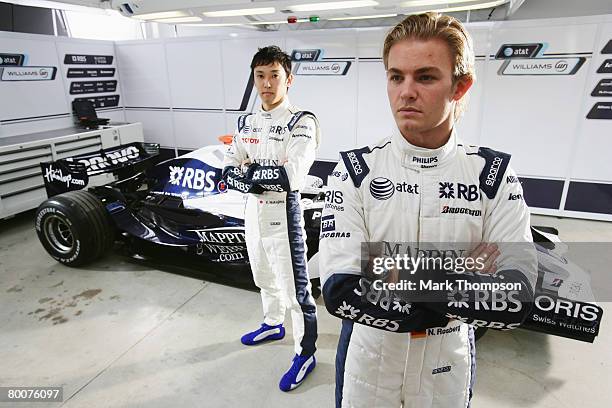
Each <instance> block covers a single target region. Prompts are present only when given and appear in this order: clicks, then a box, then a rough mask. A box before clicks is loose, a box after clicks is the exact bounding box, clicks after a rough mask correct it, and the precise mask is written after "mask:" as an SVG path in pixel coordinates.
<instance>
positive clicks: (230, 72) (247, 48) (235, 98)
mask: <svg viewBox="0 0 612 408" xmlns="http://www.w3.org/2000/svg"><path fill="white" fill-rule="evenodd" d="M268 45H277V46H279V47H281V49H284V41H283V39H282V38H280V37H279V36H276V37H272V36H263V37H260V38H246V39H235V40H224V41H222V42H221V47H222V55H223V60H222V63H223V65H222V66H223V86H224V88H225V107H226V109H238V108H240V104H241V102H242V97H243V95H244V93H245V90H246V86H247V83H248V80H249V75H250V74H251V68H250V65H251V60H252V59H253V55H254V54H255V53H256V52H257V49H258V48H261V47H265V46H268ZM254 89H255V88H253V91H252V92H251V95H250V96H251V97H252V96H253V95H254V94H257V92H256V91H255V90H254ZM249 108H250V105H249ZM247 109H248V108H247Z"/></svg>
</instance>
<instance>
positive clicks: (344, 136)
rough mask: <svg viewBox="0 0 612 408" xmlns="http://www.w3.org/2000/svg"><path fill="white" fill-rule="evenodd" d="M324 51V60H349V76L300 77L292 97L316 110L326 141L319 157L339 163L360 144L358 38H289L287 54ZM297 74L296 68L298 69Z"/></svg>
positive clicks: (346, 34)
mask: <svg viewBox="0 0 612 408" xmlns="http://www.w3.org/2000/svg"><path fill="white" fill-rule="evenodd" d="M311 49H322V50H324V53H323V55H322V56H321V57H320V58H319V60H321V61H329V62H331V61H346V62H348V63H350V64H351V66H350V67H349V69H348V72H347V73H346V75H296V77H295V82H294V84H293V87H292V88H291V92H290V97H291V99H292V101H293V103H295V104H296V105H298V106H299V107H300V108H302V109H305V110H312V111H313V112H314V113H315V115H316V116H317V118H318V119H319V122H320V123H321V130H322V141H321V147H320V148H319V153H318V158H320V159H323V160H325V159H327V160H338V152H339V151H340V150H348V149H353V148H354V147H355V144H356V120H357V67H356V65H355V55H356V54H357V37H356V35H355V33H354V32H349V33H342V34H340V33H339V34H337V35H334V36H330V35H329V34H321V33H316V34H314V33H313V34H311V35H308V36H301V37H289V38H287V48H286V52H287V53H291V52H292V51H293V50H311ZM294 72H295V68H294Z"/></svg>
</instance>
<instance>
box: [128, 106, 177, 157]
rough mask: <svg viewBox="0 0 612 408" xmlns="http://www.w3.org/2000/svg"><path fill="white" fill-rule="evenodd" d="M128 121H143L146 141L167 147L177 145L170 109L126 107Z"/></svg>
mask: <svg viewBox="0 0 612 408" xmlns="http://www.w3.org/2000/svg"><path fill="white" fill-rule="evenodd" d="M125 117H126V119H127V121H128V122H141V123H142V128H143V134H144V141H145V142H150V143H159V144H161V145H162V146H165V147H172V148H174V147H175V146H176V141H175V140H174V133H173V128H172V127H173V124H172V114H171V112H170V111H169V110H131V109H126V111H125Z"/></svg>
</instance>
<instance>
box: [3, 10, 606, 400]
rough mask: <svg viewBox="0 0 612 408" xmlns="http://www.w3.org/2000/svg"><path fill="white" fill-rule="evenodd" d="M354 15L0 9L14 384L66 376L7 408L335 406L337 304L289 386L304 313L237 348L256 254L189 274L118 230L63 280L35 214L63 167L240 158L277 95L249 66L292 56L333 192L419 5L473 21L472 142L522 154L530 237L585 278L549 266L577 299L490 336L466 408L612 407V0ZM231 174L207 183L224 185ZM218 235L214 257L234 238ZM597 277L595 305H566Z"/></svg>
mask: <svg viewBox="0 0 612 408" xmlns="http://www.w3.org/2000/svg"><path fill="white" fill-rule="evenodd" d="M321 3H324V4H321ZM338 3H340V2H335V1H323V0H317V1H306V0H303V1H299V0H292V1H289V0H278V1H265V0H261V1H260V0H252V1H247V0H232V1H220V0H180V1H173V2H167V1H161V0H140V1H138V0H136V1H132V2H128V1H115V0H111V1H108V0H107V1H97V0H74V1H61V2H59V1H43V0H40V1H39V0H22V1H3V2H0V58H1V60H0V71H2V73H1V76H0V78H1V80H0V389H1V390H3V391H2V392H3V393H4V392H8V391H7V390H8V389H11V388H17V387H21V388H32V387H61V398H60V399H59V400H56V401H55V402H37V401H33V400H28V401H19V402H15V401H14V400H9V399H7V398H6V397H5V394H0V407H28V406H32V407H44V406H49V407H56V406H57V407H59V406H61V407H332V406H334V387H335V385H334V383H335V368H334V367H335V359H336V347H337V344H338V339H339V333H340V326H341V320H340V319H338V318H337V317H335V316H332V315H331V314H330V313H329V312H328V311H327V310H326V309H325V305H324V300H323V297H322V296H318V297H317V299H316V305H317V310H318V340H317V353H316V356H317V367H316V369H315V370H314V371H313V372H312V374H311V375H310V376H309V377H308V379H307V380H306V381H305V382H304V383H303V384H302V385H301V386H300V387H299V388H297V389H295V390H293V391H291V392H289V393H284V392H281V391H279V390H278V380H279V378H280V377H281V376H282V375H283V373H284V372H285V371H286V370H287V368H288V365H289V363H290V357H291V356H292V355H293V343H292V339H291V336H290V335H289V334H290V333H291V319H290V318H289V316H287V317H286V319H285V327H286V330H287V333H288V335H287V336H286V337H285V338H284V339H283V340H280V341H275V342H270V343H264V344H262V345H259V346H256V347H247V346H244V345H242V344H241V342H240V337H241V336H242V335H243V334H244V333H245V332H247V331H249V330H252V329H253V328H256V327H257V326H258V325H259V324H260V323H261V319H262V311H261V298H260V295H259V293H258V291H257V288H256V287H255V286H254V285H253V282H252V279H251V277H250V273H249V270H248V268H245V267H244V266H240V267H236V266H235V265H230V264H229V263H230V262H231V261H241V259H238V257H239V255H236V254H232V253H231V251H229V252H230V253H227V252H223V251H221V252H222V253H221V254H217V255H221V256H218V257H217V259H216V262H211V261H210V260H204V259H203V260H202V261H201V262H199V261H195V262H191V263H183V262H182V261H183V260H184V259H181V256H180V255H179V256H178V257H176V254H174V253H173V256H172V257H170V256H165V255H163V254H162V255H160V254H158V253H156V252H157V251H159V249H158V248H157V247H154V248H153V249H151V248H146V249H142V251H140V249H139V250H138V251H134V250H133V249H132V247H131V246H130V245H126V244H125V243H122V242H119V241H120V239H118V240H117V242H114V243H113V244H112V246H110V247H108V248H103V249H104V250H102V249H100V251H99V253H98V254H97V255H99V256H97V259H96V260H95V261H93V262H89V263H86V264H83V265H81V266H76V267H68V266H66V265H64V264H62V263H60V262H58V261H57V260H56V259H54V258H53V257H51V256H50V255H49V253H48V252H47V251H46V250H45V248H44V247H43V245H42V244H41V242H40V241H39V234H40V233H41V231H40V228H39V230H38V231H37V225H36V224H37V223H36V219H37V210H36V209H37V207H38V206H39V205H40V204H41V203H42V202H43V201H45V200H46V199H47V196H48V194H53V193H54V191H53V189H52V188H51V189H50V188H49V185H48V184H49V180H55V181H58V180H57V177H55V178H54V176H52V175H51V173H52V172H51V171H50V170H49V167H45V163H52V162H53V163H56V162H58V161H62V160H65V159H66V158H70V157H76V158H81V159H83V158H85V159H88V160H90V159H92V158H95V157H97V156H96V155H99V154H100V152H106V153H108V154H110V155H111V156H110V157H112V158H116V159H117V160H115V161H113V162H112V164H108V163H107V165H108V166H110V168H111V169H110V170H109V169H105V168H104V165H105V164H104V163H102V162H100V161H98V162H96V161H95V160H94V161H91V160H90V161H89V163H90V165H93V166H94V167H93V168H92V167H91V166H90V167H88V168H86V169H85V170H83V168H82V167H79V169H80V170H79V171H81V172H82V171H85V173H84V174H85V176H86V180H87V181H86V183H85V184H86V186H85V190H87V189H88V188H103V186H104V185H106V184H108V183H112V182H113V181H115V179H116V178H117V177H118V175H120V173H121V170H122V169H124V167H121V166H122V165H121V164H122V163H124V162H129V163H130V165H131V164H132V157H131V156H130V154H134V157H136V156H138V155H140V156H138V158H137V159H134V160H133V163H134V166H135V168H140V167H138V166H145V165H153V164H154V163H161V162H163V161H164V160H172V159H175V160H177V161H176V162H172V163H174V164H175V165H178V164H177V163H181V165H184V164H185V163H188V162H189V160H190V158H191V159H193V157H195V156H193V155H194V154H195V153H194V152H196V151H198V149H201V148H203V147H206V146H213V145H214V146H217V147H218V149H216V150H214V149H213V150H210V151H211V152H212V153H214V152H218V151H222V149H225V147H224V146H222V141H221V140H220V139H219V137H220V136H223V135H231V134H232V133H233V132H234V129H235V126H236V122H237V120H238V118H239V117H240V116H241V115H243V114H245V113H248V112H251V111H254V110H255V109H257V107H258V106H259V105H260V104H261V101H260V100H259V97H258V94H257V90H256V89H255V88H254V86H253V82H252V80H251V73H250V68H249V63H250V60H251V57H252V55H253V53H254V52H256V50H257V48H258V47H263V46H266V45H271V44H274V45H278V46H279V47H281V48H282V49H283V50H285V51H286V52H287V53H288V54H290V55H291V57H292V60H293V65H294V69H293V72H294V75H295V83H294V84H293V86H292V87H291V91H290V93H289V95H290V97H291V101H292V102H293V103H296V104H297V105H299V106H301V107H304V108H306V109H308V110H312V111H313V112H315V113H316V115H317V118H318V120H319V122H320V125H321V131H322V139H321V140H322V141H321V145H320V147H319V150H318V152H317V158H316V161H315V163H314V165H313V166H312V168H311V170H310V175H311V176H312V179H313V180H316V179H317V178H318V179H320V180H322V182H323V184H326V183H327V177H328V176H330V174H331V172H332V169H333V168H334V166H335V164H336V162H337V161H338V160H339V152H340V151H345V150H350V149H355V148H358V147H362V146H365V145H367V144H371V143H374V142H376V141H378V140H380V139H382V138H383V137H385V136H387V135H389V134H390V133H391V132H392V131H393V129H394V127H395V124H394V121H393V117H392V116H391V114H390V113H391V112H390V110H389V104H388V101H387V95H386V92H385V86H386V85H385V82H386V78H385V74H384V67H383V62H382V58H381V55H382V54H381V50H382V41H383V39H384V36H385V34H386V33H387V31H388V30H389V29H390V28H391V27H393V25H394V24H396V23H397V22H399V21H401V20H402V19H403V18H404V17H405V16H406V15H409V14H413V13H418V12H423V11H430V10H435V11H440V12H442V13H445V14H449V15H452V16H454V17H456V18H457V19H459V20H460V21H461V22H463V23H464V24H465V26H466V27H467V29H468V31H469V32H470V34H471V36H472V38H473V40H474V53H475V60H476V62H475V68H476V82H475V84H474V86H473V88H472V89H471V91H470V92H471V94H470V98H469V101H468V105H467V108H466V112H465V114H464V116H463V117H462V118H461V120H460V121H459V122H458V123H457V131H458V134H459V135H460V137H461V138H462V139H463V140H464V141H465V142H467V143H470V144H475V145H481V146H488V147H491V148H494V149H498V150H501V151H504V152H508V153H511V154H512V166H513V168H514V169H515V171H516V172H517V175H518V179H519V181H520V183H521V184H522V188H523V192H524V197H521V199H524V200H525V201H526V203H527V204H528V205H529V208H530V211H531V225H532V226H538V227H544V228H542V229H541V230H539V231H540V232H541V233H543V234H544V235H545V236H546V237H551V236H552V237H557V238H558V239H559V240H560V241H561V242H557V240H556V239H555V244H553V245H549V247H548V248H549V249H550V248H552V249H551V251H553V252H554V251H557V252H555V254H556V255H552V256H553V257H554V259H555V261H552V262H553V263H554V264H555V265H558V264H563V265H572V268H574V266H575V268H574V269H572V268H570V267H569V266H568V267H567V268H566V269H567V270H566V269H564V268H561V270H557V269H554V268H552V267H547V269H546V275H545V277H544V278H543V282H541V285H542V286H543V287H544V286H546V288H544V289H545V290H544V289H542V292H541V295H542V296H543V297H546V298H550V297H551V296H552V295H550V293H552V292H554V293H557V295H558V296H559V298H556V297H555V299H554V300H553V302H552V304H548V303H546V301H543V302H541V303H539V306H538V307H539V310H537V311H536V312H537V313H536V312H534V315H533V316H532V320H533V321H532V322H531V325H526V327H524V328H519V329H516V330H511V331H498V330H487V331H486V333H485V334H484V335H483V336H482V337H481V338H479V340H478V342H477V343H476V356H477V357H476V358H477V372H476V382H475V387H474V396H473V399H472V404H471V406H472V407H475V408H481V407H487V408H489V407H491V408H498V407H504V408H506V407H508V408H510V407H538V408H549V407H550V408H553V407H554V408H559V407H564V408H565V407H567V408H574V407H584V408H591V407H593V408H605V407H610V406H612V396H611V395H610V392H609V390H608V389H609V386H610V384H612V357H611V356H612V346H611V344H612V323H610V317H609V314H610V313H612V307H611V306H610V299H609V298H608V297H607V296H612V286H611V285H610V282H612V280H610V277H609V275H610V261H612V255H611V254H612V250H611V249H612V166H611V165H610V159H609V156H610V151H612V139H611V138H610V137H611V135H612V3H611V2H610V1H609V0H587V1H581V2H576V1H570V0H498V1H490V0H471V1H468V0H465V1H461V0H458V1H452V0H445V1H437V0H422V1H399V0H398V1H392V0H378V1H365V2H345V3H352V4H338ZM262 10H263V11H262ZM314 68H316V69H319V70H320V71H321V72H320V73H318V74H315V75H313V74H311V72H312V69H314ZM323 71H324V72H323ZM24 76H28V77H29V78H28V79H24ZM34 77H35V78H34ZM74 101H77V102H78V101H89V102H90V104H89V105H87V106H93V108H94V109H95V112H94V116H91V112H89V113H88V115H89V116H87V118H85V119H83V118H81V119H79V116H80V115H78V114H76V113H75V112H74V109H73V108H74V107H75V105H74ZM96 117H97V118H96ZM104 118H106V119H108V121H106V120H103V119H104ZM85 126H88V128H85ZM130 149H131V150H130ZM113 155H115V156H113ZM190 155H191V156H190ZM213 155H214V154H213ZM181 160H182V161H181ZM62 163H65V162H62ZM117 163H119V165H117V167H113V166H115V165H116V164H117ZM95 166H98V167H95ZM214 167H215V166H212V167H211V166H208V167H207V168H206V169H207V171H211V172H212V173H211V176H210V177H212V178H211V180H214V182H211V184H210V189H211V190H214V191H215V192H217V193H219V195H222V191H221V187H220V186H219V184H218V177H219V172H220V169H216V170H214ZM211 169H213V170H211ZM111 170H116V171H111ZM55 174H56V176H57V174H58V173H55ZM75 174H76V173H75ZM194 174H195V173H194ZM207 174H208V173H207ZM175 175H176V173H175ZM181 175H183V173H181ZM170 177H172V176H170ZM194 177H195V176H194ZM202 177H204V178H203V179H202V180H203V181H202V185H203V186H206V183H207V181H206V180H207V179H206V176H202ZM60 178H61V177H60ZM75 178H76V177H74V178H73V179H72V181H71V180H67V179H66V178H61V180H60V181H61V183H64V184H65V183H68V184H70V183H71V182H76V181H78V180H75ZM45 180H47V183H46V182H45ZM61 183H60V184H61ZM46 184H47V186H46ZM73 184H75V183H73ZM168 184H172V183H170V182H169V183H168ZM183 187H184V186H183ZM192 187H193V189H196V187H195V182H194V183H190V184H189V188H190V189H191V188H192ZM319 187H320V186H319ZM78 188H80V186H77V187H74V186H73V188H71V189H72V190H78ZM204 188H206V187H204ZM179 199H180V196H179ZM92 205H93V204H92ZM103 208H109V207H108V206H107V207H103ZM115 210H117V211H119V210H118V209H117V208H116V207H113V208H109V211H115ZM319 216H320V214H319ZM200 236H204V235H200ZM317 236H318V234H317ZM207 237H208V239H209V241H208V242H206V240H205V239H204V238H202V242H203V244H202V245H204V246H206V244H209V245H212V247H209V248H214V244H215V243H218V242H214V241H215V239H216V240H217V241H218V239H219V238H218V237H217V238H211V235H210V234H209V235H207ZM226 237H227V236H226ZM228 239H229V238H228ZM232 239H235V240H237V241H238V243H244V242H243V241H242V242H240V238H239V237H237V236H234V237H233V238H232ZM230 243H231V244H234V243H233V242H230ZM567 260H569V261H570V262H569V263H568V262H567ZM313 268H315V267H313ZM570 269H571V270H570ZM568 271H569V272H568ZM568 286H569V288H568ZM584 287H587V288H588V291H587V292H588V294H589V296H588V298H586V297H585V298H572V297H571V293H572V291H573V290H582V288H584ZM576 288H580V289H576ZM562 289H563V290H566V291H565V292H563V293H564V294H565V295H564V296H561V290H562ZM585 290H586V289H585ZM551 291H552V292H551ZM583 292H584V291H583ZM583 292H581V293H583ZM317 294H318V293H317ZM581 296H583V295H581ZM584 296H586V295H584ZM536 303H538V302H536ZM593 305H596V306H593ZM535 307H536V306H534V308H535ZM534 310H535V309H534ZM594 310H595V312H593V311H594ZM595 316H596V317H597V318H596V319H595ZM553 320H555V321H553ZM594 320H596V321H594Z"/></svg>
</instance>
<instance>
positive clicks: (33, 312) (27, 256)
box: [0, 213, 612, 408]
mask: <svg viewBox="0 0 612 408" xmlns="http://www.w3.org/2000/svg"><path fill="white" fill-rule="evenodd" d="M32 217H33V214H32V213H26V214H22V215H20V216H18V217H16V218H14V219H11V220H8V221H0V386H63V387H64V402H63V403H62V404H60V403H55V404H44V403H30V404H28V403H19V404H17V405H13V404H8V403H1V402H0V407H5V406H7V407H8V406H17V407H27V406H33V407H44V406H62V407H151V408H155V407H283V408H285V407H308V408H312V407H317V408H319V407H331V406H332V405H333V389H334V387H333V382H334V356H335V346H336V342H337V339H338V332H339V324H340V321H339V320H338V319H336V318H334V317H331V316H330V315H329V314H328V313H327V312H326V311H325V309H324V307H323V304H322V301H321V299H319V300H318V302H317V303H318V305H319V322H320V323H319V341H318V348H319V351H318V354H317V359H318V365H317V368H316V370H315V371H314V372H313V374H312V375H311V377H310V378H309V379H308V380H307V382H306V383H305V384H304V385H303V386H302V387H300V388H299V389H297V390H295V391H293V392H291V393H288V394H286V393H282V392H280V391H279V390H278V387H277V384H278V380H279V378H280V376H281V375H282V373H283V372H284V371H285V370H286V369H287V368H288V365H289V362H290V359H291V357H292V353H293V351H292V350H293V348H292V345H291V341H290V339H289V336H287V337H286V338H285V339H284V340H283V341H280V342H276V343H271V344H266V345H262V346H259V347H256V348H248V347H244V346H242V345H241V344H240V341H239V338H240V336H241V335H242V334H243V333H244V332H245V331H247V330H250V329H253V328H256V327H258V325H259V322H260V320H261V306H260V299H259V295H258V294H257V293H255V292H252V291H247V290H244V289H238V288H234V287H230V286H227V285H221V284H218V283H211V282H204V281H202V280H200V279H196V278H193V277H186V276H181V275H177V274H172V273H168V272H161V271H158V270H154V269H150V268H147V267H144V266H141V265H137V264H134V263H131V262H128V261H127V260H126V259H123V258H121V257H119V256H108V257H107V258H105V259H104V260H101V261H99V262H97V263H96V264H94V265H92V266H89V267H87V268H82V269H70V268H66V267H64V266H61V265H59V264H58V263H56V262H55V261H54V260H53V259H52V258H51V257H49V256H48V255H47V254H46V252H45V251H44V250H43V248H42V246H41V245H40V244H39V243H38V239H37V237H36V234H35V231H34V228H33V225H32ZM533 223H534V224H539V225H548V226H556V227H558V228H559V230H560V231H561V238H562V239H564V240H568V241H612V223H603V222H594V221H577V220H567V219H566V220H563V219H557V218H553V217H537V216H536V217H533ZM602 306H603V307H604V309H606V312H605V314H604V316H606V314H608V313H609V314H610V315H612V307H611V306H610V304H604V305H602ZM608 316H609V315H608ZM289 324H290V323H289ZM288 332H289V333H290V332H291V331H290V330H288ZM477 355H478V378H477V383H476V390H475V397H474V400H473V404H472V406H473V407H475V408H483V407H486V408H494V407H542V408H544V407H547V408H548V407H549V408H574V407H581V408H591V407H593V408H600V407H601V408H604V407H606V408H607V407H611V406H612V396H611V395H610V385H611V384H612V320H611V319H610V318H608V319H606V320H604V322H603V325H602V328H601V332H600V335H599V338H598V339H597V340H596V342H595V344H592V345H591V344H586V343H581V342H577V341H572V340H566V339H562V338H556V337H551V336H546V335H542V334H537V333H532V332H527V331H523V330H516V331H513V332H506V333H501V332H489V333H488V334H487V335H486V336H485V337H484V338H483V339H482V340H481V341H480V342H479V343H478V347H477Z"/></svg>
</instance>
